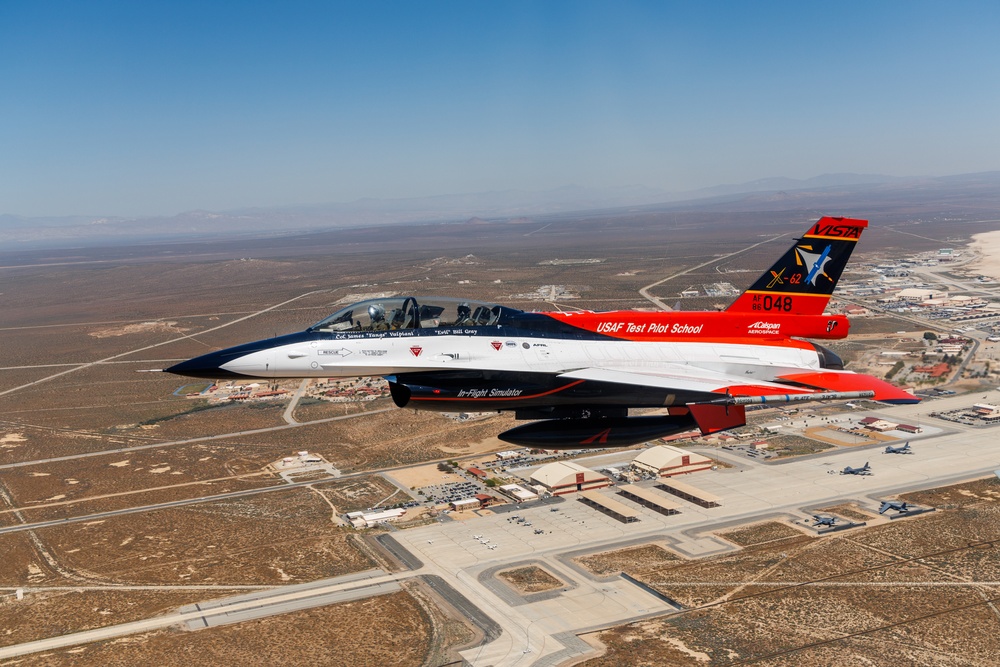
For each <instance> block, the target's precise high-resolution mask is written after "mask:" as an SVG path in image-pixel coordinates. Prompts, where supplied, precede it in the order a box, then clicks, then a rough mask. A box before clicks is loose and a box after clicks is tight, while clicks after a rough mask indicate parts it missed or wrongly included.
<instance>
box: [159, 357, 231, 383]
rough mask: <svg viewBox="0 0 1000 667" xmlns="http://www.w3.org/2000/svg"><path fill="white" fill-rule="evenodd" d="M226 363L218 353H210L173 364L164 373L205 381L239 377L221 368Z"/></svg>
mask: <svg viewBox="0 0 1000 667" xmlns="http://www.w3.org/2000/svg"><path fill="white" fill-rule="evenodd" d="M226 361H227V359H226V358H224V357H223V356H222V355H221V354H219V353H218V352H210V353H209V354H203V355H201V356H200V357H195V358H194V359H188V360H187V361H182V362H181V363H179V364H174V365H173V366H171V367H170V368H165V369H164V371H165V372H167V373H173V374H174V375H184V376H186V377H192V378H203V379H206V380H214V379H217V378H225V377H239V376H238V375H237V374H236V373H233V372H232V371H228V370H225V369H223V368H221V366H222V364H224V363H225V362H226Z"/></svg>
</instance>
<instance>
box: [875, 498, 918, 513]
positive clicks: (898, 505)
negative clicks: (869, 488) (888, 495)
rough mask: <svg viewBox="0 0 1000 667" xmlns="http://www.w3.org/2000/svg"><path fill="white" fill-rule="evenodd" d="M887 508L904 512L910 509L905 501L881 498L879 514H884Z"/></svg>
mask: <svg viewBox="0 0 1000 667" xmlns="http://www.w3.org/2000/svg"><path fill="white" fill-rule="evenodd" d="M887 510H895V511H897V512H900V513H906V512H909V511H910V506H909V505H908V504H907V503H906V501H899V500H883V501H882V507H880V508H879V510H878V513H879V514H885V513H886V511H887Z"/></svg>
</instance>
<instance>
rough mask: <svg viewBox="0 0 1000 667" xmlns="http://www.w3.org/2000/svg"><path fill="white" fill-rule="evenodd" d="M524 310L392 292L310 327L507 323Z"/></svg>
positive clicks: (338, 328) (352, 328) (350, 328)
mask: <svg viewBox="0 0 1000 667" xmlns="http://www.w3.org/2000/svg"><path fill="white" fill-rule="evenodd" d="M520 312H521V311H519V310H516V309H514V308H507V307H506V306H499V305H497V304H495V303H484V302H481V301H470V300H468V299H450V298H448V297H412V296H393V297H386V298H384V299H369V300H367V301H361V302H358V303H354V304H351V305H350V306H346V307H344V308H341V309H340V310H338V311H337V312H335V313H334V314H333V315H330V316H329V317H327V318H326V319H324V320H322V321H321V322H317V323H316V324H314V325H313V326H311V327H309V331H324V332H327V331H328V332H337V331H390V330H398V329H435V328H438V327H483V326H491V325H495V324H503V323H505V322H506V321H507V320H508V319H509V317H510V316H511V315H514V314H517V313H520Z"/></svg>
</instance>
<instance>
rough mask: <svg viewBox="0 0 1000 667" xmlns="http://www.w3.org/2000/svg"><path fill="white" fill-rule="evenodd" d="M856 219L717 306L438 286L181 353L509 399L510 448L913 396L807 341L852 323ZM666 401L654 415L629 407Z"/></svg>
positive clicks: (404, 388) (436, 401)
mask: <svg viewBox="0 0 1000 667" xmlns="http://www.w3.org/2000/svg"><path fill="white" fill-rule="evenodd" d="M867 226H868V222H867V221H866V220H854V219H849V218H829V217H825V218H822V219H820V220H819V221H818V222H816V223H815V224H813V225H812V226H811V227H810V228H809V230H808V231H807V232H806V233H805V235H803V237H802V238H801V239H798V240H796V241H795V243H794V244H793V245H792V247H791V248H789V249H788V251H787V252H786V253H785V254H784V255H783V256H782V257H781V259H779V260H778V262H777V263H775V264H774V266H772V267H771V268H770V269H768V270H767V271H765V272H764V274H763V275H762V276H761V277H760V278H758V279H757V281H756V282H754V283H753V284H752V285H751V286H750V288H749V289H747V290H746V291H745V292H744V293H743V294H741V295H740V296H739V298H737V299H736V301H735V302H734V303H733V304H732V305H731V306H729V308H727V309H726V310H724V311H720V312H642V311H630V310H626V311H611V312H592V311H582V312H572V313H563V312H545V313H540V312H525V311H521V310H517V309H514V308H508V307H507V306H503V305H497V304H491V303H481V302H476V301H471V300H462V299H448V298H440V297H426V298H425V297H419V296H397V297H392V298H382V299H371V300H368V301H362V302H360V303H355V304H352V305H350V306H346V307H344V308H342V309H340V310H338V311H337V312H335V313H333V314H332V315H330V316H329V317H327V318H326V319H324V320H323V321H321V322H319V323H317V324H315V325H313V326H311V327H309V328H308V329H306V330H305V331H302V332H299V333H293V334H289V335H285V336H278V337H275V338H269V339H267V340H261V341H257V342H254V343H247V344H245V345H238V346H236V347H232V348H229V349H225V350H220V351H218V352H212V353H209V354H205V355H203V356H200V357H197V358H195V359H191V360H189V361H185V362H182V363H179V364H177V365H175V366H172V367H171V368H168V369H166V370H167V371H168V372H171V373H176V374H178V375H187V376H191V377H198V378H209V379H221V378H241V379H243V378H318V377H323V378H327V377H355V376H384V377H385V378H386V379H387V380H388V381H389V388H390V391H391V394H392V398H393V400H394V401H395V403H396V405H398V406H399V407H409V408H415V409H417V410H435V411H442V412H459V411H476V412H486V411H502V410H509V411H513V412H514V414H515V416H516V418H517V419H519V420H531V423H528V424H524V425H522V426H518V427H516V428H513V429H510V430H508V431H505V432H504V433H502V434H500V438H501V439H503V440H505V441H507V442H511V443H514V444H519V445H528V446H536V447H544V448H550V449H555V448H567V449H570V448H572V449H576V448H586V447H609V446H622V445H630V444H635V443H639V442H644V441H646V440H650V439H653V438H658V437H662V436H665V435H668V434H671V433H674V432H678V431H686V430H692V429H694V428H698V429H700V430H701V432H702V433H706V434H707V433H712V432H715V431H721V430H725V429H729V428H735V427H737V426H742V425H743V424H745V423H746V420H745V408H744V406H745V405H749V404H753V403H765V402H793V401H809V400H823V399H850V398H866V397H867V398H873V399H874V400H877V401H885V402H887V403H913V402H916V401H917V400H918V399H917V398H915V397H914V396H913V395H912V394H909V393H907V392H904V391H902V390H901V389H899V388H898V387H895V386H893V385H891V384H889V383H888V382H885V381H883V380H880V379H878V378H875V377H871V376H868V375H860V374H857V373H852V372H850V371H847V370H844V364H843V362H842V361H841V359H840V358H839V357H838V356H837V355H836V354H834V353H833V352H832V351H831V350H829V349H827V348H825V347H823V346H822V345H820V344H818V343H814V342H811V341H808V340H804V339H808V338H811V339H838V338H843V337H845V336H846V335H847V331H848V327H849V325H848V321H847V318H846V317H845V316H843V315H825V314H823V311H824V309H825V308H826V305H827V302H828V301H829V299H830V295H831V294H832V293H833V289H834V287H835V286H836V284H837V280H838V279H839V278H840V275H841V272H842V271H843V270H844V265H845V264H846V263H847V260H848V258H849V257H850V255H851V252H852V251H853V250H854V247H855V245H857V242H858V239H859V238H860V237H861V232H862V231H863V230H864V229H865V228H866V227H867ZM639 408H665V410H662V411H660V412H661V414H659V415H657V416H629V410H630V409H639Z"/></svg>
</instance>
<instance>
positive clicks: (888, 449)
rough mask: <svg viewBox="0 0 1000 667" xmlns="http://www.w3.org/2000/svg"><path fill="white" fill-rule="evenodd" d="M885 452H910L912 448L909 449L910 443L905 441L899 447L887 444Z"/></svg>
mask: <svg viewBox="0 0 1000 667" xmlns="http://www.w3.org/2000/svg"><path fill="white" fill-rule="evenodd" d="M885 453H886V454H912V453H913V450H911V449H910V443H909V442H907V443H906V444H905V445H900V446H899V447H893V446H892V445H889V446H888V447H886V448H885Z"/></svg>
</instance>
